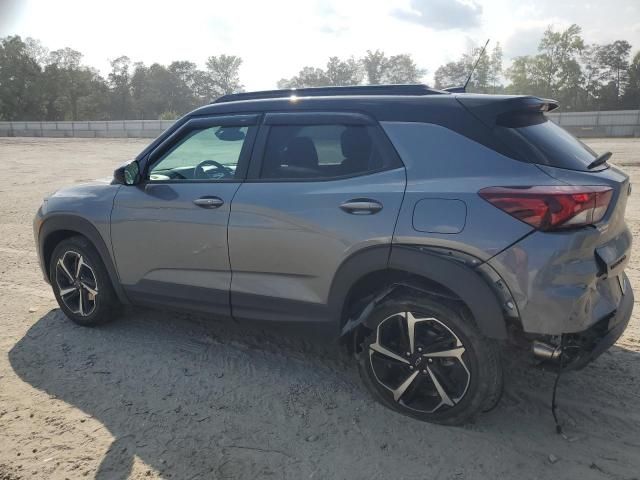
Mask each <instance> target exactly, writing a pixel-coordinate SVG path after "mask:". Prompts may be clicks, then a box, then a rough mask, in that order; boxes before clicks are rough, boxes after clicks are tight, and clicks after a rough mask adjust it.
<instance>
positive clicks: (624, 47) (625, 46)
mask: <svg viewBox="0 0 640 480" xmlns="http://www.w3.org/2000/svg"><path fill="white" fill-rule="evenodd" d="M630 53H631V44H630V43H629V42H627V41H626V40H616V41H615V42H613V43H610V44H608V45H603V46H602V47H600V48H599V49H598V60H599V63H600V67H601V69H602V78H603V80H604V81H609V82H612V83H613V89H614V92H615V104H616V105H615V106H617V104H618V103H619V100H620V97H621V96H622V94H623V92H624V87H625V86H626V83H627V81H628V79H629V72H628V70H629V55H630Z"/></svg>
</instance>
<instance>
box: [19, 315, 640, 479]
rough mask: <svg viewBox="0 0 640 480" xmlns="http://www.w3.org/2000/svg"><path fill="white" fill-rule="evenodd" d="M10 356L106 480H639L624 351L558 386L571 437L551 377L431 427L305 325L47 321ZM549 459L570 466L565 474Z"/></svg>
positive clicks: (638, 387)
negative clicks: (99, 438)
mask: <svg viewBox="0 0 640 480" xmlns="http://www.w3.org/2000/svg"><path fill="white" fill-rule="evenodd" d="M9 359H10V363H11V365H12V367H13V369H14V371H15V372H16V373H17V375H18V376H19V377H20V378H21V379H22V380H24V381H25V382H27V383H29V384H30V385H32V386H33V387H35V388H37V389H40V390H43V391H45V392H47V393H48V394H50V395H53V396H55V397H57V398H59V399H62V400H64V401H65V402H68V403H69V404H71V405H74V406H75V407H77V408H79V409H81V410H82V411H84V412H86V413H87V414H89V415H91V416H93V417H94V418H96V419H97V420H98V421H100V422H101V423H102V424H103V425H104V426H105V427H106V428H107V429H108V430H109V432H110V433H111V434H112V435H113V437H114V438H115V440H114V441H113V443H112V444H111V446H110V447H109V449H108V451H107V452H106V454H105V456H104V458H103V460H102V462H101V464H100V466H99V468H98V470H97V472H96V478H104V479H106V478H109V479H113V478H127V477H128V475H129V474H130V471H131V468H132V465H133V461H134V456H138V457H139V458H140V459H141V460H142V461H143V462H145V463H146V464H147V465H148V466H149V467H152V468H153V469H155V470H156V471H157V472H158V473H159V474H160V476H162V477H163V478H263V477H270V478H295V479H298V478H303V477H305V478H308V477H311V476H312V477H314V478H365V477H367V478H381V477H386V476H387V475H393V474H394V472H395V474H396V476H397V473H398V471H399V470H398V468H400V469H401V470H400V471H401V472H402V474H401V475H400V477H402V478H437V477H438V476H441V477H442V478H448V477H449V476H452V475H453V474H454V473H455V474H456V475H457V474H458V473H460V474H461V475H462V478H482V477H483V476H484V477H485V478H486V476H487V475H490V476H494V477H495V476H496V475H497V476H505V477H512V478H513V477H514V476H520V477H522V472H523V471H527V470H526V469H527V468H531V469H534V470H535V472H536V474H537V475H538V476H542V475H544V474H545V472H547V473H549V474H554V475H555V477H556V478H558V477H559V478H571V477H573V478H577V477H576V475H578V474H584V475H586V476H584V477H583V478H592V477H593V476H594V472H595V473H599V472H606V473H607V474H610V475H621V476H624V475H627V476H629V475H631V474H635V472H637V466H638V463H637V462H638V461H637V459H636V457H637V451H638V448H640V445H639V443H640V442H639V441H638V440H637V438H638V434H639V433H640V402H638V399H639V398H640V379H639V378H638V374H637V373H634V372H638V371H640V355H638V354H637V353H634V352H631V351H627V350H625V349H623V348H619V347H614V348H613V349H612V352H611V353H610V354H607V355H605V357H604V358H602V359H600V360H599V361H598V362H596V364H594V365H592V366H589V367H587V369H585V370H584V371H582V372H576V373H570V374H567V375H566V377H565V378H564V379H563V381H562V382H561V384H560V391H559V403H560V406H561V408H560V416H561V418H562V419H563V422H564V423H565V430H566V432H567V433H566V435H565V436H564V437H561V436H558V435H555V433H554V430H553V428H554V427H553V422H552V419H551V414H550V411H549V408H548V406H549V400H550V393H551V387H552V384H553V380H554V376H553V375H551V374H549V373H545V372H541V371H537V370H532V369H530V368H526V367H525V366H524V365H521V364H520V363H519V362H507V363H508V365H509V367H508V370H507V379H506V381H507V389H506V393H505V395H504V398H503V400H502V402H501V404H500V406H499V407H498V408H497V409H495V410H494V411H492V412H491V413H488V414H485V415H483V416H482V417H481V418H480V419H479V420H478V421H477V422H476V423H475V424H473V425H470V426H467V427H464V428H451V427H441V426H436V425H429V424H424V423H421V422H417V421H415V420H412V419H409V418H406V417H403V416H401V415H398V414H396V413H394V412H391V411H388V410H386V409H384V408H383V407H381V406H379V405H378V404H376V403H375V402H373V401H372V400H371V399H370V397H369V396H368V394H367V393H366V392H365V391H364V389H363V387H362V386H361V384H360V382H359V379H358V374H357V369H356V367H355V364H354V362H353V361H352V359H351V358H350V357H349V356H348V355H347V354H346V353H345V352H344V351H343V349H342V348H340V347H339V346H337V345H333V344H330V343H328V341H326V340H323V339H322V338H321V335H320V333H317V332H314V333H313V334H312V335H311V336H310V335H309V334H306V335H305V334H304V329H303V328H300V327H292V326H289V327H287V328H284V327H282V326H278V327H274V328H268V329H267V328H265V327H263V326H262V327H258V326H255V325H254V326H248V327H247V326H242V328H241V327H240V326H238V325H235V324H233V323H220V322H211V321H206V320H203V319H201V318H198V317H193V316H189V315H183V314H169V313H163V312H157V311H151V310H148V311H147V310H136V311H133V312H130V313H128V314H126V315H125V317H124V318H122V319H121V320H119V321H117V322H114V323H112V324H109V325H106V326H103V327H99V328H94V329H90V328H83V327H78V326H76V325H74V324H72V323H71V322H70V321H68V320H67V319H66V318H65V317H64V315H63V314H62V313H61V312H60V311H59V310H52V311H51V312H49V313H47V314H46V315H44V316H43V317H42V318H41V319H40V320H38V321H37V322H36V323H35V324H34V325H33V326H32V327H31V328H30V329H29V331H28V332H27V333H26V335H25V336H24V337H23V338H22V339H21V340H20V341H18V343H17V344H16V345H15V346H14V347H13V349H12V350H11V351H10V353H9ZM452 446H456V448H452ZM461 449H464V453H463V454H461ZM550 453H553V454H555V455H557V456H558V457H560V458H565V459H570V460H571V462H572V463H571V464H572V468H573V470H571V471H567V473H566V475H567V476H566V477H563V474H562V473H561V472H558V471H557V470H556V471H555V472H554V471H553V470H552V469H553V467H554V466H553V465H552V464H551V463H550V462H549V461H548V460H547V458H548V455H549V454H550ZM501 457H502V458H503V460H502V461H500V460H499V459H500V458H501ZM612 458H613V459H614V460H615V461H614V460H611V459H612ZM492 459H495V462H496V463H495V464H493V465H492ZM504 459H506V460H507V461H504ZM399 462H401V463H399ZM591 464H593V465H595V466H596V467H597V469H598V470H594V468H595V467H593V466H592V465H591ZM634 464H635V465H634ZM523 469H524V470H523ZM576 469H577V470H576ZM580 472H582V473H580ZM532 474H533V472H532ZM524 476H525V477H526V475H524ZM453 478H460V477H453ZM522 478H523V477H522Z"/></svg>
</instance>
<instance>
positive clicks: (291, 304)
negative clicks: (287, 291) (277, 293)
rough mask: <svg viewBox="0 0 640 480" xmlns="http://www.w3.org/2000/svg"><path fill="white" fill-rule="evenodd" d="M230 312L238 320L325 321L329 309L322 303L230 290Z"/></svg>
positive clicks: (327, 317) (328, 318)
mask: <svg viewBox="0 0 640 480" xmlns="http://www.w3.org/2000/svg"><path fill="white" fill-rule="evenodd" d="M231 312H232V316H233V318H234V319H235V320H238V321H250V320H260V321H272V322H325V323H326V322H327V321H330V320H331V317H330V315H329V313H330V312H329V309H328V308H327V306H326V305H324V304H322V303H313V302H304V301H299V300H291V299H286V298H278V297H270V296H267V295H256V294H251V293H244V292H234V291H231Z"/></svg>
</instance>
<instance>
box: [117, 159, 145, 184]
mask: <svg viewBox="0 0 640 480" xmlns="http://www.w3.org/2000/svg"><path fill="white" fill-rule="evenodd" d="M113 182H114V183H118V184H120V185H135V184H136V183H139V182H140V166H139V165H138V162H136V161H135V160H134V161H133V162H130V163H127V164H126V165H122V166H121V167H118V168H116V170H115V171H114V172H113Z"/></svg>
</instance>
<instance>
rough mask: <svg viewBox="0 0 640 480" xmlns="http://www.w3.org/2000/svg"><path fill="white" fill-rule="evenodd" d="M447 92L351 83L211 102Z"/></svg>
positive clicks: (417, 86)
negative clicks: (351, 84)
mask: <svg viewBox="0 0 640 480" xmlns="http://www.w3.org/2000/svg"><path fill="white" fill-rule="evenodd" d="M446 94H447V92H444V91H442V90H435V89H433V88H429V87H427V86H426V85H422V84H396V85H353V86H347V87H308V88H285V89H280V90H263V91H258V92H242V93H231V94H229V95H223V96H222V97H220V98H218V99H216V100H215V101H214V102H212V103H226V102H236V101H242V100H263V99H269V98H287V97H292V96H294V97H336V96H360V95H446Z"/></svg>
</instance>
